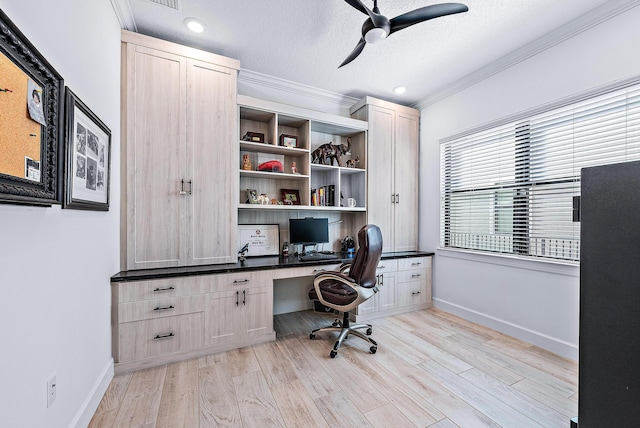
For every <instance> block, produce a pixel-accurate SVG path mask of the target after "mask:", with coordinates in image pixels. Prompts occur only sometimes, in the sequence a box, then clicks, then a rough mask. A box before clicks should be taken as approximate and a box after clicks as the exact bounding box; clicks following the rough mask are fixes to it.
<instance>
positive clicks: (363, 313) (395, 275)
mask: <svg viewBox="0 0 640 428" xmlns="http://www.w3.org/2000/svg"><path fill="white" fill-rule="evenodd" d="M376 279H377V286H378V290H379V291H378V293H376V295H375V296H374V297H373V298H371V299H369V300H367V301H366V302H364V303H362V304H361V305H360V306H358V307H357V308H356V309H355V311H354V312H353V317H354V319H355V320H357V321H361V320H366V319H371V318H376V317H381V316H387V315H394V314H399V313H402V312H408V311H413V310H417V309H424V308H428V307H431V257H411V258H399V259H384V260H380V263H378V267H377V269H376Z"/></svg>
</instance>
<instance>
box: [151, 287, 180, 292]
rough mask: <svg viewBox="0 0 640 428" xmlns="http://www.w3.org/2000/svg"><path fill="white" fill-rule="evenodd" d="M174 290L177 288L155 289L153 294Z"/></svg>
mask: <svg viewBox="0 0 640 428" xmlns="http://www.w3.org/2000/svg"><path fill="white" fill-rule="evenodd" d="M173 290H175V288H174V287H165V288H160V287H158V288H154V289H153V292H154V293H160V292H162V291H173Z"/></svg>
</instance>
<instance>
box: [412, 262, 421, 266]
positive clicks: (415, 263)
mask: <svg viewBox="0 0 640 428" xmlns="http://www.w3.org/2000/svg"><path fill="white" fill-rule="evenodd" d="M421 264H422V262H413V263H411V266H420V265H421Z"/></svg>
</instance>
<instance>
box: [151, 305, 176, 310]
mask: <svg viewBox="0 0 640 428" xmlns="http://www.w3.org/2000/svg"><path fill="white" fill-rule="evenodd" d="M170 309H175V307H174V306H173V305H169V306H158V307H157V308H153V310H154V311H168V310H170Z"/></svg>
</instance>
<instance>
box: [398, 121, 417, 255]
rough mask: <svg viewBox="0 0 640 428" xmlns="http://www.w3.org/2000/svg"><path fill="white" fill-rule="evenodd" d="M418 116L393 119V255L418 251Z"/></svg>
mask: <svg viewBox="0 0 640 428" xmlns="http://www.w3.org/2000/svg"><path fill="white" fill-rule="evenodd" d="M418 126H419V123H418V116H410V115H406V114H403V113H398V114H397V115H396V127H395V128H396V138H395V153H394V158H395V166H394V186H395V194H396V199H395V204H394V205H395V207H394V210H393V222H394V229H393V230H394V251H415V250H417V249H418V157H419V156H418V153H419V148H418V139H419V136H418Z"/></svg>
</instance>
